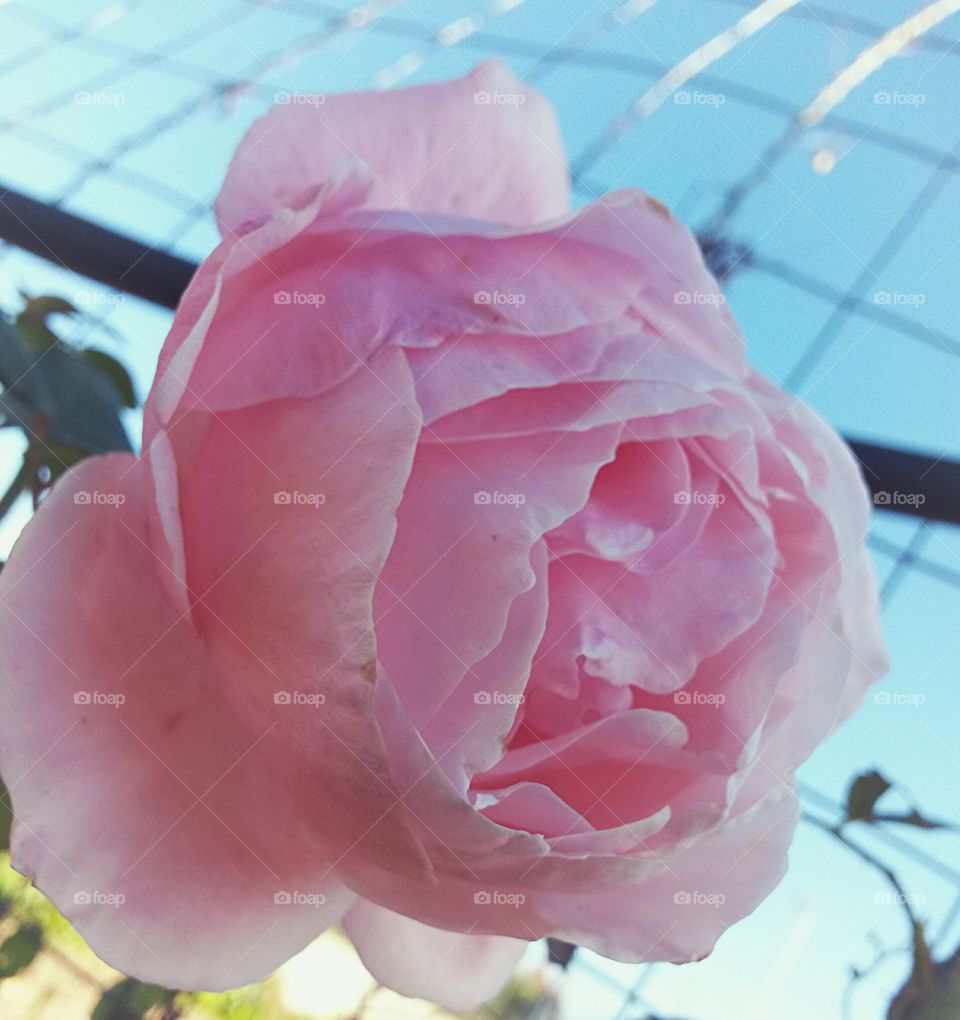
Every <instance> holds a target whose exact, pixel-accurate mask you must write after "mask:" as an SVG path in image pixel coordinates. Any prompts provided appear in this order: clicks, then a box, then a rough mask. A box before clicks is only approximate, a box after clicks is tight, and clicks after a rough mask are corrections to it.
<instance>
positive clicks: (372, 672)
mask: <svg viewBox="0 0 960 1020" xmlns="http://www.w3.org/2000/svg"><path fill="white" fill-rule="evenodd" d="M360 673H361V674H362V676H363V679H364V680H367V681H369V682H370V683H376V681H377V660H376V659H371V660H370V661H369V662H368V663H366V664H365V665H364V666H362V667H361V669H360Z"/></svg>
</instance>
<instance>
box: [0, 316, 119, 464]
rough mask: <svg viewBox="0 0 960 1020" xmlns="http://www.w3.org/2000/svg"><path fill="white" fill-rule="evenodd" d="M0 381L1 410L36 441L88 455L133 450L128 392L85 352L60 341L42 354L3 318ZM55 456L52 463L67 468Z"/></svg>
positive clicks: (0, 335)
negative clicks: (125, 406) (125, 410)
mask: <svg viewBox="0 0 960 1020" xmlns="http://www.w3.org/2000/svg"><path fill="white" fill-rule="evenodd" d="M0 383H2V384H3V386H4V390H3V393H0V414H2V415H3V417H4V419H6V421H7V423H8V424H14V425H19V426H20V427H21V428H22V429H23V430H24V431H25V432H26V434H27V436H28V438H30V439H32V440H34V441H35V442H38V443H40V444H41V445H42V444H43V443H51V444H53V443H62V444H64V445H66V446H72V447H75V448H77V449H79V450H82V451H84V452H85V453H88V454H90V453H106V452H108V451H110V450H124V451H128V450H130V448H131V447H130V440H129V439H128V438H127V433H126V431H125V430H124V428H123V424H122V422H121V421H120V416H119V410H120V407H121V405H122V402H123V401H122V395H121V394H120V393H119V392H118V391H117V388H116V384H115V383H113V382H111V381H110V380H109V379H107V378H104V375H103V373H102V369H98V368H95V367H93V365H92V364H91V363H90V362H89V361H88V360H87V359H85V358H84V357H83V355H82V354H81V352H79V351H76V350H73V349H71V348H70V347H67V346H66V345H64V344H62V343H58V344H57V345H56V346H54V347H49V348H48V349H47V350H46V351H44V352H43V353H42V354H36V353H34V352H33V351H31V350H30V349H29V348H28V346H27V344H26V343H25V342H24V341H23V339H22V338H21V337H20V335H19V334H18V333H17V331H16V330H14V329H13V328H12V327H11V326H10V325H9V324H8V323H6V322H5V321H4V320H2V319H0ZM51 459H52V460H54V464H53V465H51V467H57V466H59V467H62V465H58V464H57V463H56V460H55V458H52V457H51Z"/></svg>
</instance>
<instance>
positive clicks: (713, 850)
mask: <svg viewBox="0 0 960 1020" xmlns="http://www.w3.org/2000/svg"><path fill="white" fill-rule="evenodd" d="M796 821H797V800H796V797H795V796H794V794H793V792H792V791H791V790H790V789H788V788H787V787H786V786H784V785H782V784H781V785H780V786H779V787H778V788H776V789H775V790H774V791H773V792H772V793H770V794H768V795H767V797H766V798H765V799H764V800H762V801H760V802H759V803H757V804H755V805H753V806H752V807H750V808H749V809H748V810H746V811H745V812H743V813H742V814H739V815H737V816H736V817H733V818H731V819H730V820H729V821H727V822H726V823H724V824H723V825H721V826H719V827H718V828H717V829H715V830H714V831H712V832H710V833H707V834H706V835H704V836H703V837H701V838H698V839H691V840H688V841H686V842H685V843H682V844H680V845H679V846H677V847H674V848H670V849H665V850H662V851H661V854H662V856H663V860H664V862H665V863H666V864H667V870H666V871H665V872H664V873H662V874H660V875H658V876H657V877H656V879H655V880H654V881H652V882H648V883H643V884H637V885H633V886H631V885H630V884H624V885H621V886H619V887H613V888H610V889H606V890H596V889H592V890H590V891H588V892H581V891H577V890H576V889H571V891H570V892H569V893H565V892H564V893H558V894H552V895H545V896H543V897H541V898H540V899H539V905H540V909H541V912H542V913H543V914H544V915H545V916H547V917H551V918H552V919H553V921H554V924H555V926H556V928H555V934H556V936H557V937H558V938H562V939H565V940H566V941H569V942H574V943H576V944H577V945H582V946H585V947H586V948H588V949H593V950H595V951H596V952H598V953H602V954H603V955H604V956H609V957H612V958H613V959H616V960H622V961H624V962H625V963H642V962H645V961H648V960H656V961H669V962H671V963H688V962H691V961H693V960H699V959H702V958H703V957H704V956H706V955H707V954H708V953H709V952H710V951H711V950H712V949H713V946H714V943H715V942H716V940H717V939H718V938H719V937H720V936H721V935H722V934H723V932H724V931H726V929H727V928H729V927H730V925H732V924H733V923H735V922H736V921H739V920H740V919H741V918H743V917H746V916H747V915H748V914H749V913H751V912H752V911H753V910H754V909H755V908H756V907H757V905H758V904H759V903H760V902H761V901H762V900H764V899H765V898H766V897H767V896H768V895H769V894H770V893H771V892H772V891H773V890H774V889H775V888H776V886H777V885H778V884H779V882H780V879H781V878H782V877H783V875H784V873H785V871H786V869H787V848H788V847H789V845H790V840H791V839H792V837H793V831H794V828H795V827H796ZM711 896H713V897H718V896H719V897H722V899H720V900H717V899H712V900H711V899H710V898H709V897H711Z"/></svg>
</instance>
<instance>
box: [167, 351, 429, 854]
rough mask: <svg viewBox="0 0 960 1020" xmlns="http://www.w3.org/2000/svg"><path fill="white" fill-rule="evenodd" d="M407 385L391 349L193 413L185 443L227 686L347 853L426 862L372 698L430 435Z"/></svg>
mask: <svg viewBox="0 0 960 1020" xmlns="http://www.w3.org/2000/svg"><path fill="white" fill-rule="evenodd" d="M410 383H411V379H410V374H409V370H408V369H407V367H406V362H405V360H404V356H403V353H402V352H401V351H396V350H393V351H384V352H381V354H380V355H378V356H377V357H376V358H375V359H373V361H372V363H371V367H370V370H369V371H367V372H363V373H358V374H356V375H354V376H351V377H350V378H349V379H348V380H346V381H345V382H343V383H342V384H341V385H340V386H339V387H336V388H334V389H333V390H331V391H330V392H329V393H327V394H325V395H323V396H320V397H316V398H313V399H312V400H303V401H274V402H269V403H264V404H260V405H257V406H254V407H249V408H245V409H243V410H239V411H233V412H223V413H221V414H219V415H215V416H212V415H206V414H202V413H200V412H197V413H196V414H188V415H186V416H185V417H184V418H183V419H181V420H180V424H179V426H178V427H177V429H176V430H175V434H174V445H175V447H176V448H177V449H178V452H179V457H180V469H181V478H180V486H181V514H182V519H183V530H184V536H185V547H186V562H187V571H188V577H189V583H190V589H191V595H192V598H193V600H194V605H193V610H192V617H193V620H194V623H195V625H196V627H197V630H198V632H199V633H200V635H201V636H202V637H203V638H204V639H205V641H206V642H207V645H208V648H209V650H210V655H211V658H212V660H213V661H214V662H215V663H216V665H217V667H218V669H219V671H220V672H221V674H222V675H223V676H225V677H230V678H231V680H230V683H229V685H228V687H227V696H228V698H229V699H230V701H231V703H232V704H233V705H234V707H235V708H236V710H237V712H238V713H239V714H240V716H241V717H242V718H245V719H247V720H248V722H249V723H250V725H254V724H255V722H256V721H258V720H261V721H262V720H266V719H269V720H270V721H271V722H272V723H274V724H275V726H276V734H277V737H278V739H280V737H281V736H282V739H283V740H284V741H285V743H286V746H287V747H288V758H289V768H290V772H291V776H290V778H289V781H291V782H297V783H299V784H302V785H304V786H309V787H310V789H311V790H312V794H311V801H312V811H313V813H314V814H313V816H314V817H315V818H316V819H317V820H318V824H320V825H321V827H322V830H323V833H324V838H325V839H326V841H327V843H328V845H329V846H330V847H331V852H333V853H334V854H335V856H337V857H339V856H341V855H344V854H348V853H357V854H363V853H368V854H371V855H372V856H373V857H375V858H376V859H378V860H385V861H389V862H390V863H391V864H392V865H394V866H397V867H405V868H406V869H407V870H408V871H410V872H411V873H413V872H416V871H425V870H426V871H429V865H428V863H427V862H426V861H425V860H424V859H423V858H422V855H421V854H420V852H419V849H418V846H417V843H416V840H415V839H414V837H413V836H412V835H411V833H410V831H409V827H408V825H407V823H406V821H405V815H404V812H403V810H402V809H397V810H394V808H397V793H396V791H395V790H394V789H393V787H392V785H391V783H390V781H389V777H388V774H387V764H386V761H385V752H384V749H383V746H382V743H381V741H380V739H379V737H378V735H377V732H376V727H375V723H374V721H373V717H372V708H371V703H372V699H373V692H374V688H375V687H376V685H377V683H378V682H379V680H378V675H379V669H378V664H377V659H378V649H377V638H376V635H375V633H374V628H373V609H372V606H373V592H374V588H375V585H376V583H377V578H378V576H379V574H380V571H381V568H382V566H383V562H384V560H385V558H386V556H387V552H388V550H389V548H390V545H391V542H392V541H393V535H394V531H395V528H396V520H395V513H396V508H397V505H398V503H399V502H400V498H401V493H402V491H403V487H404V484H405V483H406V481H407V477H408V474H409V471H410V465H411V461H412V459H413V451H414V445H415V442H416V438H417V435H418V432H419V417H418V414H417V409H416V407H415V406H413V405H412V404H411V401H412V393H413V390H412V386H411V385H410ZM277 696H285V697H286V699H287V701H286V703H283V702H282V701H281V702H280V703H277V702H276V698H277ZM297 699H300V703H299V705H298V701H297ZM304 699H306V700H304ZM311 705H313V706H314V707H311Z"/></svg>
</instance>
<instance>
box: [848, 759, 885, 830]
mask: <svg viewBox="0 0 960 1020" xmlns="http://www.w3.org/2000/svg"><path fill="white" fill-rule="evenodd" d="M892 786H893V784H892V783H891V782H890V780H889V779H887V777H886V776H884V775H881V774H880V773H879V772H877V771H876V770H872V771H870V772H862V773H861V774H860V775H859V776H857V777H856V778H855V779H854V780H853V782H852V783H851V784H850V788H849V789H848V790H847V808H846V819H845V820H846V821H848V822H872V821H873V809H874V808H875V807H876V804H877V801H878V800H879V799H880V798H881V797H882V796H883V795H884V794H885V793H886V792H887V790H889V789H890V788H891V787H892Z"/></svg>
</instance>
